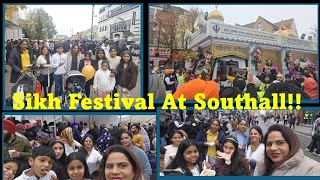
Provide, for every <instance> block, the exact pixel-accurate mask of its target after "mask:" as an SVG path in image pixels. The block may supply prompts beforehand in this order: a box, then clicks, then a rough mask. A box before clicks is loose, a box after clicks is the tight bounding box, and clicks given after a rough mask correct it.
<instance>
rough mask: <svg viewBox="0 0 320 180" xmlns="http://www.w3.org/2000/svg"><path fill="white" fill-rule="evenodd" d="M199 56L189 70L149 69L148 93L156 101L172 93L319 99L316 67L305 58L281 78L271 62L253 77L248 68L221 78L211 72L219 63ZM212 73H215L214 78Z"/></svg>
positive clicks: (230, 70)
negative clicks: (276, 94) (247, 94)
mask: <svg viewBox="0 0 320 180" xmlns="http://www.w3.org/2000/svg"><path fill="white" fill-rule="evenodd" d="M199 54H200V55H199V57H198V58H196V59H195V60H194V61H195V62H193V65H192V66H191V67H189V68H188V69H186V68H184V67H182V66H175V68H174V69H173V68H172V66H171V65H170V64H167V65H166V66H167V69H165V70H164V71H161V70H160V69H158V68H157V67H156V68H153V69H151V72H150V77H149V79H150V81H151V83H150V92H153V93H155V94H157V96H156V97H157V98H158V99H164V97H165V94H168V93H172V94H173V95H174V98H179V97H180V95H181V94H184V97H186V98H187V99H189V100H193V99H194V96H195V95H196V94H197V93H204V94H206V99H209V98H212V97H213V98H229V97H233V98H235V97H237V96H238V95H243V94H244V93H250V97H254V98H257V99H260V98H262V97H267V98H270V99H271V98H272V93H286V94H288V93H292V94H301V99H312V100H314V99H317V98H318V71H317V69H316V65H315V64H313V63H312V62H311V61H309V60H304V59H305V58H302V59H301V60H300V59H296V60H292V59H291V60H290V61H289V60H288V61H289V62H290V64H289V63H288V68H287V69H285V71H284V72H288V74H282V73H281V71H280V70H279V68H278V67H277V66H276V64H275V63H274V62H273V61H272V60H268V61H267V62H266V64H265V65H264V67H261V69H262V70H261V72H258V73H255V74H253V72H252V71H253V70H251V69H249V68H248V67H247V68H245V69H240V68H236V67H229V68H228V69H227V72H226V73H225V74H222V70H220V69H217V70H214V65H215V64H217V63H218V62H216V61H218V60H216V59H212V55H211V54H209V53H207V52H205V53H199ZM206 57H208V58H206ZM212 64H213V65H212ZM181 67H182V68H181ZM213 71H217V72H216V77H215V76H213V74H214V72H213ZM208 89H210V90H208Z"/></svg>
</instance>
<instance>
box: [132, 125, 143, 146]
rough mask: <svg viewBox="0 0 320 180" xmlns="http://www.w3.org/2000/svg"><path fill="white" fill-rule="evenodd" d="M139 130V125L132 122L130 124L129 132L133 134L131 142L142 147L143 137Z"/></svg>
mask: <svg viewBox="0 0 320 180" xmlns="http://www.w3.org/2000/svg"><path fill="white" fill-rule="evenodd" d="M140 130H141V127H140V125H139V124H133V125H132V126H131V132H132V134H133V138H132V142H133V144H134V145H135V146H137V147H138V148H141V149H142V148H143V145H144V138H143V136H142V134H141V133H140Z"/></svg>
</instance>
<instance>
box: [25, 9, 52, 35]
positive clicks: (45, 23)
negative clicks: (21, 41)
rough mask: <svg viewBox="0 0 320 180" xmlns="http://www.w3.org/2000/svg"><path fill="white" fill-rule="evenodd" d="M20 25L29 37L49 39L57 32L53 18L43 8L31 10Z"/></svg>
mask: <svg viewBox="0 0 320 180" xmlns="http://www.w3.org/2000/svg"><path fill="white" fill-rule="evenodd" d="M20 25H21V27H22V31H23V33H24V34H25V36H26V37H27V38H29V39H41V40H47V39H50V38H52V37H53V36H54V35H56V34H57V31H56V29H55V28H56V27H55V25H54V23H53V18H52V17H51V16H50V15H49V14H48V13H47V12H46V11H45V10H44V9H42V8H40V9H33V10H30V11H29V12H28V13H27V15H26V19H21V20H20Z"/></svg>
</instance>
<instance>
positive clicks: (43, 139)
mask: <svg viewBox="0 0 320 180" xmlns="http://www.w3.org/2000/svg"><path fill="white" fill-rule="evenodd" d="M37 139H38V142H39V143H40V144H41V145H44V146H48V147H49V146H51V143H53V142H54V140H53V139H51V137H50V134H49V132H48V131H46V130H41V131H38V133H37Z"/></svg>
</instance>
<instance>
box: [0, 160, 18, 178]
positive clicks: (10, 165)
mask: <svg viewBox="0 0 320 180" xmlns="http://www.w3.org/2000/svg"><path fill="white" fill-rule="evenodd" d="M18 170H19V166H18V161H16V160H15V159H12V158H10V159H5V160H4V162H3V179H4V180H13V179H14V177H15V175H16V173H17V171H18Z"/></svg>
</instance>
